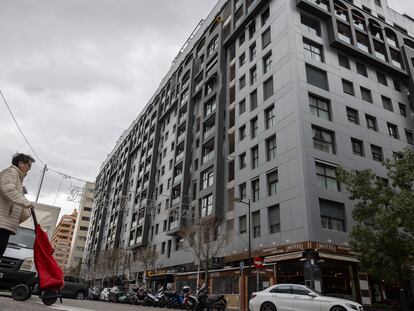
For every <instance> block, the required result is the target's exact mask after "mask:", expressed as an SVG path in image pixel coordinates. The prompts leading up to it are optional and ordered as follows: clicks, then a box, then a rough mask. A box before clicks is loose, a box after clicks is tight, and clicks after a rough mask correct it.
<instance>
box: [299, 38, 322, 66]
mask: <svg viewBox="0 0 414 311" xmlns="http://www.w3.org/2000/svg"><path fill="white" fill-rule="evenodd" d="M303 50H304V52H305V55H306V56H308V57H310V58H313V59H314V60H317V61H319V62H322V63H323V51H322V47H321V46H320V45H319V44H316V43H315V42H312V41H310V40H308V39H306V38H303Z"/></svg>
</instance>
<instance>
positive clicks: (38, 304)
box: [0, 294, 163, 311]
mask: <svg viewBox="0 0 414 311" xmlns="http://www.w3.org/2000/svg"><path fill="white" fill-rule="evenodd" d="M55 310H60V311H132V310H133V311H160V310H163V309H159V308H150V307H142V306H133V305H127V304H113V303H107V302H100V301H89V300H83V301H78V300H74V299H63V303H62V304H61V303H60V302H57V303H56V304H54V305H52V306H49V307H48V306H45V305H44V304H43V303H42V301H41V300H40V299H39V298H38V297H37V296H33V297H32V298H30V299H29V300H28V301H24V302H19V301H14V300H13V299H12V298H10V297H7V295H4V294H1V295H0V311H55Z"/></svg>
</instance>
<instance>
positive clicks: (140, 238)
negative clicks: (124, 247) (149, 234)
mask: <svg viewBox="0 0 414 311" xmlns="http://www.w3.org/2000/svg"><path fill="white" fill-rule="evenodd" d="M139 243H142V235H141V236H139V237H137V239H136V244H139Z"/></svg>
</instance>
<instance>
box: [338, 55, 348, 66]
mask: <svg viewBox="0 0 414 311" xmlns="http://www.w3.org/2000/svg"><path fill="white" fill-rule="evenodd" d="M338 61H339V65H340V66H341V67H344V68H346V69H351V64H350V63H349V58H348V57H346V56H345V55H342V54H338Z"/></svg>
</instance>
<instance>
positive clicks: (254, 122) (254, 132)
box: [250, 117, 258, 139]
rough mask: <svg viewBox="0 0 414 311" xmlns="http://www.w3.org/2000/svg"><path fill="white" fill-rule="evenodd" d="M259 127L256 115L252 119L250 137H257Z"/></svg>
mask: <svg viewBox="0 0 414 311" xmlns="http://www.w3.org/2000/svg"><path fill="white" fill-rule="evenodd" d="M257 129H258V125H257V117H256V118H254V119H252V120H250V138H251V139H253V138H255V137H256V135H257Z"/></svg>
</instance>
